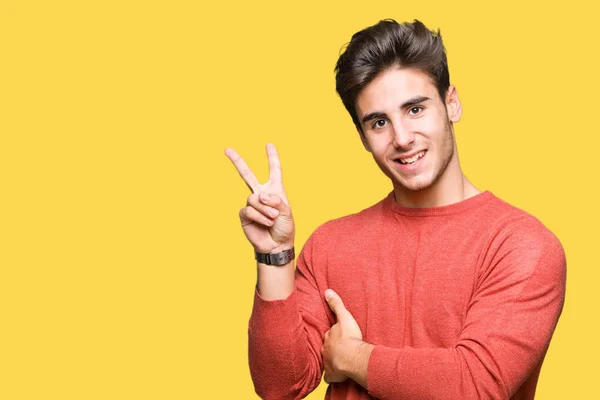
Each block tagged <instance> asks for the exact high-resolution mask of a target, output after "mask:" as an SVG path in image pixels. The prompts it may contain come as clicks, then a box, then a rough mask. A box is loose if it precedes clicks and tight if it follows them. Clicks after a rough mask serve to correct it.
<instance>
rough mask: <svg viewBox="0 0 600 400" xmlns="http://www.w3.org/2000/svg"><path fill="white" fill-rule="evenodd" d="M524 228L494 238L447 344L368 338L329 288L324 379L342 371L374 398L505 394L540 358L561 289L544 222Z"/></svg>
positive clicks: (552, 240)
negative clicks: (458, 328)
mask: <svg viewBox="0 0 600 400" xmlns="http://www.w3.org/2000/svg"><path fill="white" fill-rule="evenodd" d="M528 228H530V226H526V227H524V229H518V227H515V229H514V230H513V231H512V233H511V234H510V235H507V236H506V237H503V238H502V240H501V244H500V245H499V248H498V250H497V252H496V253H495V255H494V259H493V260H492V262H491V263H490V267H489V268H488V269H487V270H485V271H482V272H481V276H480V277H479V280H478V286H477V288H475V292H474V294H473V297H472V299H471V302H470V304H469V309H468V312H467V316H466V320H465V323H464V326H463V329H462V332H461V334H460V337H459V339H458V340H457V343H456V345H455V346H454V347H453V348H411V347H406V348H400V349H398V348H390V347H385V346H380V345H373V344H368V343H366V342H364V341H362V334H361V333H360V328H358V325H355V326H354V325H353V323H352V321H354V318H353V317H352V315H351V314H350V312H349V311H348V310H346V309H345V307H344V305H343V302H342V300H341V299H340V298H339V296H337V294H335V293H329V294H328V295H327V300H328V303H329V305H330V307H331V309H332V310H333V311H334V312H335V314H336V316H337V323H336V324H335V325H334V326H333V327H332V328H331V330H330V331H329V332H328V333H327V334H326V336H325V342H324V344H323V347H322V356H323V360H324V363H325V380H326V381H329V382H339V381H343V380H344V379H346V377H349V378H350V379H352V380H354V381H356V382H357V383H359V384H360V385H362V386H363V387H365V388H367V389H368V390H369V392H370V393H371V394H372V395H373V396H375V397H378V398H382V399H386V398H433V399H438V398H439V399H465V398H494V399H501V398H506V399H508V398H510V397H511V396H512V395H513V394H514V393H515V391H516V390H517V389H518V388H519V387H520V386H521V385H522V384H523V382H524V381H525V380H526V379H527V378H528V377H529V376H530V375H531V373H532V372H533V370H534V369H535V368H536V367H538V366H539V364H540V362H541V361H542V359H543V357H544V354H545V352H546V350H547V348H548V345H549V343H550V338H551V336H552V333H553V331H554V328H555V326H556V323H557V321H558V317H559V315H560V313H561V310H562V306H563V303H564V295H565V281H566V261H565V255H564V251H563V248H562V246H561V245H560V242H559V241H558V239H556V237H555V236H554V235H553V234H552V233H551V232H550V231H548V230H546V229H545V228H544V229H539V227H535V228H534V231H533V232H532V231H531V230H529V229H528ZM354 324H356V322H355V321H354ZM357 328H358V333H357V332H356V329H357Z"/></svg>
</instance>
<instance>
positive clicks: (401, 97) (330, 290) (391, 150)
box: [226, 20, 566, 399]
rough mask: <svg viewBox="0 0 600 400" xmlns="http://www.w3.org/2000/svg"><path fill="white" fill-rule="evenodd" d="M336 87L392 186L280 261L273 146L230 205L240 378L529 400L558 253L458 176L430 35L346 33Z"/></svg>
mask: <svg viewBox="0 0 600 400" xmlns="http://www.w3.org/2000/svg"><path fill="white" fill-rule="evenodd" d="M336 84H337V85H336V86H337V91H338V93H339V95H340V97H341V98H342V101H343V103H344V105H345V107H346V108H347V110H348V112H349V113H350V115H351V117H352V119H353V121H354V123H355V125H356V128H357V130H358V133H359V135H360V138H361V140H362V143H363V145H364V147H365V149H366V150H367V151H369V152H370V153H371V154H372V156H373V158H374V159H375V162H376V163H377V164H378V165H379V167H380V168H381V170H382V171H383V172H384V173H385V174H386V175H387V176H388V177H389V178H390V180H391V181H392V185H393V191H392V192H391V193H390V194H389V195H388V196H387V197H386V198H385V199H383V200H382V201H380V202H379V203H377V204H375V205H374V206H372V207H370V208H368V209H366V210H363V211H361V212H360V213H358V214H354V215H350V216H347V217H344V218H340V219H337V220H333V221H329V222H327V223H326V224H324V225H322V226H321V227H319V228H318V229H317V230H316V231H315V232H314V233H313V234H312V236H311V237H310V238H309V240H308V241H307V243H306V245H305V246H304V248H303V250H302V252H301V254H300V256H299V258H298V263H297V269H296V270H294V263H293V258H294V251H293V249H294V220H293V217H292V213H291V210H290V208H289V206H288V204H289V203H288V201H287V198H286V195H285V191H284V189H283V185H282V179H281V168H280V163H279V159H278V156H277V153H276V150H275V147H274V146H273V145H271V144H269V145H267V154H268V158H269V166H270V178H269V180H268V181H267V183H265V184H263V185H261V184H260V183H259V182H258V181H257V179H256V178H255V177H254V175H253V174H252V172H251V171H250V170H249V168H248V167H247V165H246V164H245V163H244V161H243V160H242V159H241V158H240V156H239V155H238V154H237V153H235V151H233V150H232V149H227V150H226V154H227V156H228V157H229V158H230V159H231V161H232V162H233V163H234V164H235V166H236V168H237V169H238V171H239V173H240V175H241V176H242V178H243V179H244V181H245V182H246V183H247V184H248V186H249V187H250V188H251V189H252V191H253V194H251V195H250V196H249V197H248V201H247V205H246V207H244V208H242V209H241V211H240V219H241V222H242V227H243V229H244V233H245V234H246V236H247V238H248V240H249V241H250V243H251V244H252V245H253V246H254V249H255V250H256V259H257V261H258V281H257V289H256V294H255V299H254V309H253V312H252V316H251V319H250V325H249V356H250V357H249V359H250V371H251V374H252V378H253V380H254V384H255V388H256V391H257V393H258V394H259V395H260V396H261V397H263V398H267V399H287V398H302V397H304V396H306V395H307V394H308V393H310V392H311V391H312V390H313V389H314V388H315V387H316V386H317V385H318V383H319V381H320V378H321V375H322V374H323V372H324V379H325V381H326V382H328V383H330V386H329V388H328V390H327V398H331V399H364V398H371V397H370V396H372V397H376V398H382V399H478V398H481V399H489V398H491V399H508V398H511V399H532V398H533V397H534V393H535V387H536V383H537V379H538V376H539V373H540V368H541V364H542V361H543V359H544V355H545V352H546V350H547V348H548V345H549V343H550V338H551V336H552V333H553V331H554V328H555V326H556V323H557V321H558V317H559V315H560V312H561V309H562V305H563V302H564V292H565V267H566V262H565V256H564V252H563V249H562V247H561V245H560V242H559V241H558V239H557V238H556V237H555V236H554V235H553V234H552V233H551V232H550V231H549V230H548V229H546V228H545V227H544V226H543V225H542V224H541V223H540V222H539V221H538V220H537V219H535V218H534V217H532V216H531V215H529V214H527V213H525V212H524V211H521V210H519V209H517V208H515V207H513V206H511V205H509V204H507V203H505V202H503V201H502V200H500V199H499V198H497V197H496V196H494V195H493V194H492V193H490V192H488V191H484V192H481V191H480V190H478V189H477V188H476V187H475V186H473V185H472V184H471V183H470V182H469V181H468V180H467V178H466V177H465V176H464V175H463V173H462V171H461V168H460V164H459V160H458V153H457V148H456V141H455V138H454V128H453V124H454V123H455V122H458V121H459V119H460V117H461V111H462V110H461V104H460V101H459V99H458V94H457V91H456V88H455V87H454V86H451V85H450V81H449V74H448V67H447V61H446V55H445V50H444V47H443V44H442V38H441V36H440V34H439V32H438V33H437V34H436V33H434V32H431V31H429V30H428V29H427V28H426V27H425V26H424V25H423V24H422V23H420V22H418V21H414V22H413V23H404V24H398V23H396V22H395V21H391V20H385V21H381V22H379V23H378V24H376V25H374V26H372V27H370V28H367V29H365V30H363V31H361V32H358V33H356V34H355V35H354V36H353V38H352V41H351V42H350V44H349V45H348V47H347V49H346V51H345V52H344V54H342V55H341V56H340V58H339V60H338V63H337V66H336Z"/></svg>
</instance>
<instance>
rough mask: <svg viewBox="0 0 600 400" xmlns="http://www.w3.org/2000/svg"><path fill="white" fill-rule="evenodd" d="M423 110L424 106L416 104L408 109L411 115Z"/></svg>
mask: <svg viewBox="0 0 600 400" xmlns="http://www.w3.org/2000/svg"><path fill="white" fill-rule="evenodd" d="M421 111H423V107H421V106H415V107H412V108H411V109H410V110H408V114H409V115H417V114H418V113H420V112H421Z"/></svg>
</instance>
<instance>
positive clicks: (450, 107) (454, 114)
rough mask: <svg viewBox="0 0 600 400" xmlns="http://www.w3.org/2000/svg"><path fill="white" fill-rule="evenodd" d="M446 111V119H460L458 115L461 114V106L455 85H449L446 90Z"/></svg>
mask: <svg viewBox="0 0 600 400" xmlns="http://www.w3.org/2000/svg"><path fill="white" fill-rule="evenodd" d="M446 111H447V112H448V119H449V120H450V121H451V122H458V121H460V117H461V116H462V106H461V104H460V100H459V99H458V91H457V90H456V86H450V87H449V88H448V92H446Z"/></svg>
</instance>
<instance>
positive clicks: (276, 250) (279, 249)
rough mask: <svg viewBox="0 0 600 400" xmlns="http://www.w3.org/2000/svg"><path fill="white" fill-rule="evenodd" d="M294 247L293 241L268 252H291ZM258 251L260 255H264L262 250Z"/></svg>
mask: <svg viewBox="0 0 600 400" xmlns="http://www.w3.org/2000/svg"><path fill="white" fill-rule="evenodd" d="M292 247H294V241H293V240H292V241H289V242H285V243H282V244H280V245H278V246H277V247H275V248H274V249H273V250H270V251H268V252H267V253H281V252H282V251H285V250H289V249H291V248H292ZM256 251H258V252H259V253H262V251H260V250H256Z"/></svg>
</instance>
